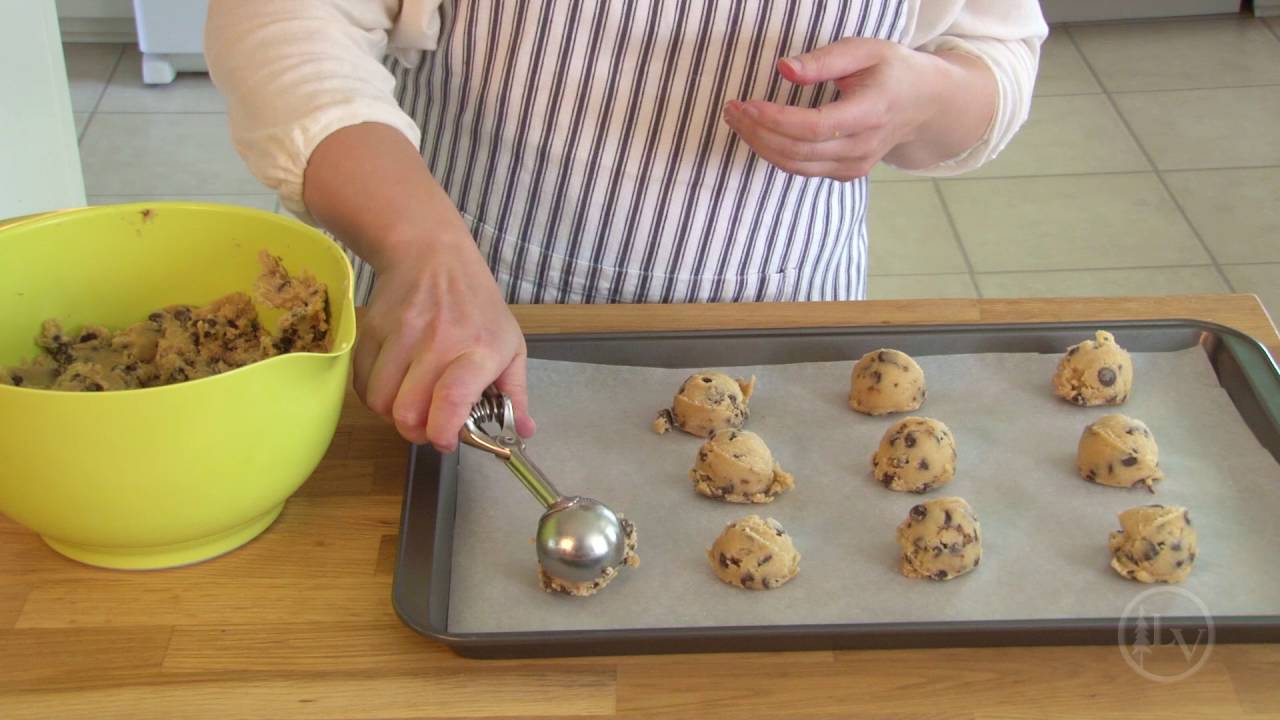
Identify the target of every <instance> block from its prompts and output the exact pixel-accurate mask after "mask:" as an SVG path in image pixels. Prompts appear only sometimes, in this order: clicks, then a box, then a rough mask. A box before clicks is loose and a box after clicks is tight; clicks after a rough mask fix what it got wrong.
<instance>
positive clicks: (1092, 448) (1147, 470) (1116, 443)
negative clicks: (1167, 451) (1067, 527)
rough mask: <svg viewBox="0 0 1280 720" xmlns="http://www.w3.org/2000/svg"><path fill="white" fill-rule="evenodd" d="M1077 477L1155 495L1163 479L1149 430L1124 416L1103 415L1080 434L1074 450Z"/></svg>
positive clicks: (1144, 425) (1158, 457) (1142, 423)
mask: <svg viewBox="0 0 1280 720" xmlns="http://www.w3.org/2000/svg"><path fill="white" fill-rule="evenodd" d="M1076 468H1077V469H1078V470H1079V471H1080V477H1082V478H1084V479H1085V480H1088V481H1089V482H1095V483H1098V484H1099V485H1110V486H1111V487H1123V488H1128V487H1144V488H1146V489H1147V490H1149V491H1151V492H1155V484H1156V483H1157V482H1159V481H1161V480H1163V479H1164V473H1163V472H1162V471H1161V470H1160V451H1159V448H1157V447H1156V440H1155V437H1154V436H1153V435H1152V434H1151V429H1150V428H1148V427H1147V426H1146V423H1144V422H1142V421H1141V420H1136V419H1134V418H1131V417H1128V416H1125V415H1118V414H1117V415H1104V416H1102V417H1101V418H1098V419H1097V420H1095V421H1094V422H1092V423H1090V424H1089V426H1088V427H1086V428H1085V429H1084V432H1083V433H1081V435H1080V444H1079V447H1078V449H1077V451H1076Z"/></svg>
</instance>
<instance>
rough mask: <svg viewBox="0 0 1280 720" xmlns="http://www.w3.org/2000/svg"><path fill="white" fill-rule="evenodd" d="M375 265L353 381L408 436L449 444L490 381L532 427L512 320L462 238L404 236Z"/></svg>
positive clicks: (528, 429) (522, 425) (519, 420)
mask: <svg viewBox="0 0 1280 720" xmlns="http://www.w3.org/2000/svg"><path fill="white" fill-rule="evenodd" d="M404 245H405V246H407V247H414V248H416V249H415V250H412V251H406V252H404V253H402V254H400V255H399V256H397V258H396V260H395V262H394V263H389V264H388V265H387V266H386V268H385V270H383V271H382V272H379V274H378V281H377V284H376V285H375V286H374V290H373V296H372V297H371V298H370V300H369V304H368V307H367V308H366V312H365V316H364V318H363V323H362V324H361V328H360V338H359V342H358V343H357V345H356V351H355V360H354V365H355V389H356V392H357V393H358V394H359V395H360V397H361V398H362V399H363V400H364V401H365V404H367V405H368V406H369V407H370V408H371V409H372V410H373V411H374V412H376V413H378V414H379V415H381V416H383V417H385V418H387V419H389V420H391V421H392V422H394V423H395V426H396V429H397V430H399V431H400V434H401V435H402V436H404V437H405V438H406V439H407V440H410V441H412V442H416V443H423V442H429V443H431V444H432V445H434V446H435V447H436V448H437V449H438V450H441V451H446V452H447V451H449V450H452V449H454V448H455V447H456V446H457V443H458V431H459V429H461V427H462V424H463V422H464V421H465V420H466V419H467V415H468V414H469V413H470V412H471V406H472V405H473V404H475V402H476V401H477V400H478V399H479V398H480V395H481V393H482V392H483V391H484V389H485V388H486V387H488V386H489V385H490V384H495V385H496V386H497V388H498V389H499V390H501V391H502V392H503V393H505V394H507V395H509V396H510V397H511V401H512V404H513V405H514V406H515V411H516V429H517V431H518V432H519V433H520V434H521V435H522V436H525V437H527V436H529V435H532V434H533V430H534V425H533V421H532V420H531V419H530V418H529V414H528V388H527V386H526V385H525V360H526V350H525V342H524V336H523V335H522V334H521V332H520V326H519V325H518V324H516V320H515V318H514V317H513V316H512V315H511V311H510V310H509V309H508V308H507V305H506V303H505V302H504V301H503V298H502V294H501V292H500V291H499V290H498V287H497V285H496V284H495V283H494V280H493V276H492V275H491V274H490V273H489V268H488V266H487V265H486V264H485V262H484V259H483V258H481V256H480V253H479V252H478V251H477V250H476V247H475V242H474V241H473V240H472V239H471V238H470V237H469V236H463V237H459V238H455V239H451V240H444V239H441V238H435V239H432V240H431V241H426V240H425V239H423V240H420V241H419V242H416V243H404Z"/></svg>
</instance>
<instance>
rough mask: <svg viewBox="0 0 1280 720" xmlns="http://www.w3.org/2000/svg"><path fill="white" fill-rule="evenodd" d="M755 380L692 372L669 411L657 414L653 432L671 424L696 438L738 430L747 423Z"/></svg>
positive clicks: (661, 431) (661, 432) (662, 429)
mask: <svg viewBox="0 0 1280 720" xmlns="http://www.w3.org/2000/svg"><path fill="white" fill-rule="evenodd" d="M755 385H756V379H755V378H754V377H753V378H751V379H750V380H743V379H742V378H738V379H737V380H735V379H733V378H731V377H729V376H728V375H725V374H724V373H720V372H711V371H704V372H700V373H694V374H693V375H690V376H689V377H688V378H685V381H684V382H683V383H681V385H680V390H679V391H677V392H676V396H675V399H673V400H672V401H671V407H670V408H664V409H662V410H661V411H659V412H658V417H657V418H655V419H654V421H653V431H654V432H656V433H658V434H659V435H661V434H663V433H665V432H667V431H668V430H670V429H671V427H672V426H673V425H674V426H675V427H677V428H680V429H681V430H683V431H685V432H687V433H689V434H690V435H697V436H698V437H708V436H710V435H711V433H712V432H714V431H716V430H728V429H730V428H740V427H742V426H743V425H744V424H746V422H747V416H748V412H747V401H748V400H750V399H751V393H752V391H753V390H755Z"/></svg>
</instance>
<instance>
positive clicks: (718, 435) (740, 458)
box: [689, 430, 796, 503]
mask: <svg viewBox="0 0 1280 720" xmlns="http://www.w3.org/2000/svg"><path fill="white" fill-rule="evenodd" d="M689 478H690V479H691V480H693V489H694V490H696V491H698V493H700V494H702V495H706V496H707V497H710V498H722V499H724V500H727V501H729V502H736V503H768V502H773V499H774V498H775V497H777V496H778V494H779V493H782V492H786V491H787V490H790V489H791V488H793V487H795V484H796V483H795V478H793V477H792V476H791V473H788V472H785V471H783V469H782V468H781V467H779V466H778V463H777V462H775V461H774V459H773V453H771V452H769V447H768V446H767V445H765V444H764V440H761V439H760V436H759V435H757V434H755V433H753V432H751V431H750V430H717V431H714V432H712V433H711V437H710V438H709V439H708V440H707V441H706V442H704V443H702V447H700V448H698V456H697V459H695V460H694V463H693V469H692V470H690V471H689Z"/></svg>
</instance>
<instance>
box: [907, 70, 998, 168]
mask: <svg viewBox="0 0 1280 720" xmlns="http://www.w3.org/2000/svg"><path fill="white" fill-rule="evenodd" d="M922 54H923V55H927V56H928V59H929V60H930V66H931V72H929V73H928V75H927V77H928V81H927V82H926V83H924V86H923V87H921V88H920V91H922V92H926V93H928V94H929V95H930V96H931V97H932V98H933V102H932V105H933V107H934V108H935V110H934V112H933V113H932V114H931V115H930V116H929V117H928V118H927V119H926V120H925V121H924V122H923V123H921V124H920V125H919V126H918V127H917V128H916V131H915V132H914V133H913V134H912V137H911V138H910V139H908V140H907V141H906V142H903V143H900V144H899V145H897V146H896V147H895V148H894V149H893V150H892V151H890V152H889V154H888V155H886V156H885V159H886V160H887V161H889V162H890V163H891V164H893V165H895V166H897V167H900V168H903V169H904V170H915V169H919V168H926V167H931V166H933V165H936V164H938V163H940V162H944V161H946V160H950V159H952V158H954V157H957V156H958V155H961V154H962V153H964V151H965V150H968V149H969V148H971V147H973V146H974V145H976V144H978V142H979V141H980V140H982V138H983V137H984V136H985V135H986V133H987V129H988V128H989V127H990V126H991V120H992V117H993V116H994V115H995V112H996V104H997V103H998V101H999V93H1000V91H999V88H998V87H997V84H996V77H995V75H994V74H993V73H992V72H991V69H990V68H989V67H988V66H987V64H986V63H985V62H983V61H982V60H980V59H978V58H976V57H973V56H972V55H966V54H964V53H957V52H941V53H922Z"/></svg>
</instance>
